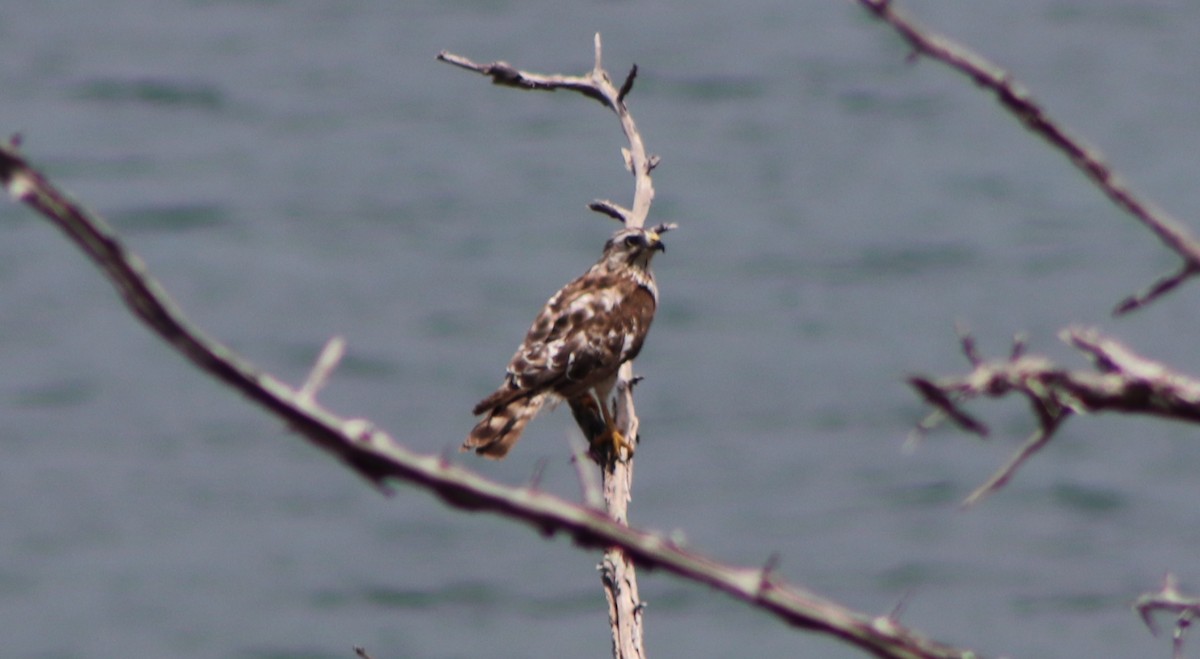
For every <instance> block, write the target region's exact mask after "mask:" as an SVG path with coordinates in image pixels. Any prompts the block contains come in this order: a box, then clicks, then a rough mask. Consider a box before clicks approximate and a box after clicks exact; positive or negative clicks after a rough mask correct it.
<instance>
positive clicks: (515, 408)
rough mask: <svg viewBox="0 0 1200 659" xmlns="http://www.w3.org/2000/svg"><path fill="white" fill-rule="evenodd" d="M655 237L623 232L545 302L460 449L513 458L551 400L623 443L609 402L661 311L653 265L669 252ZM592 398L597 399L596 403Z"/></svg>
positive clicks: (651, 232)
mask: <svg viewBox="0 0 1200 659" xmlns="http://www.w3.org/2000/svg"><path fill="white" fill-rule="evenodd" d="M664 230H665V227H659V228H658V230H657V231H656V230H652V229H640V228H626V229H621V230H620V231H617V232H616V233H615V234H613V236H612V238H609V239H608V242H606V243H605V244H604V254H603V255H602V256H601V257H600V260H599V261H598V262H597V263H596V265H593V266H592V267H591V269H589V270H588V271H587V272H585V273H583V276H581V277H579V278H578V279H576V280H575V281H573V282H571V283H569V284H567V285H566V286H564V287H563V288H562V290H560V291H559V292H557V293H555V294H554V297H552V298H550V300H549V301H548V302H546V306H545V308H543V309H542V312H541V313H540V314H538V317H537V319H536V320H534V321H533V326H532V327H530V328H529V333H528V334H526V335H525V342H524V343H522V344H521V347H519V348H517V354H515V355H513V358H512V361H511V362H509V364H508V371H507V372H506V373H505V376H504V384H502V385H501V386H500V388H499V389H497V390H496V392H495V393H493V394H492V395H491V396H488V397H487V398H484V399H483V400H482V401H480V402H479V404H478V405H476V406H475V412H474V413H475V414H477V415H478V414H482V415H483V419H482V420H481V421H480V422H479V423H478V425H476V426H475V428H474V429H473V430H471V434H470V435H468V436H467V441H465V442H463V445H462V450H464V451H466V450H470V449H474V450H475V452H476V453H478V454H480V455H483V456H485V457H489V458H494V459H500V458H503V457H504V456H505V455H506V454H508V452H509V450H510V449H512V447H513V445H514V444H516V443H517V439H519V438H520V437H521V431H523V430H524V429H525V424H527V423H529V421H530V420H531V419H533V417H534V416H536V415H537V413H538V411H539V410H540V409H541V408H542V405H544V404H545V403H546V402H547V400H548V399H551V398H552V397H554V398H556V399H562V400H566V401H567V402H569V403H570V404H571V409H572V411H574V412H575V413H576V417H577V418H579V415H580V410H581V409H591V410H593V411H594V410H595V409H596V408H597V407H598V408H599V411H600V416H601V420H602V421H603V423H604V425H605V426H606V428H605V430H607V432H608V435H609V437H610V438H611V441H613V442H614V443H616V444H618V445H624V444H626V440H625V439H624V438H623V437H621V435H620V433H619V432H617V431H616V428H615V427H614V425H613V412H612V409H611V408H610V407H609V397H610V395H611V393H612V388H613V385H614V384H615V383H616V379H617V369H619V368H620V366H621V364H623V363H625V362H627V361H629V360H631V359H633V358H634V357H636V356H637V354H638V351H639V350H641V349H642V341H643V340H645V338H646V332H647V331H649V329H650V321H651V320H653V319H654V309H655V307H657V306H658V287H657V286H655V285H654V275H653V274H652V273H651V272H650V258H651V257H652V256H654V252H656V251H659V252H661V251H665V250H666V248H665V247H664V246H663V243H662V239H661V238H660V237H659V232H660V231H664ZM593 397H594V398H593Z"/></svg>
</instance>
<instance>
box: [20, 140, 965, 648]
mask: <svg viewBox="0 0 1200 659" xmlns="http://www.w3.org/2000/svg"><path fill="white" fill-rule="evenodd" d="M0 185H3V186H4V188H5V190H6V191H7V192H8V193H9V194H10V195H11V196H12V197H13V198H14V199H15V200H16V201H18V202H21V203H23V204H25V205H27V206H29V207H30V208H32V209H33V210H34V211H36V212H37V213H39V214H40V215H42V216H43V217H45V218H46V219H47V220H48V221H50V223H51V224H53V225H54V226H56V227H57V228H58V229H60V230H61V231H62V232H63V233H65V234H66V235H67V237H68V238H69V239H70V240H71V241H72V242H74V243H75V244H76V245H78V246H79V247H80V249H81V250H83V252H84V253H85V254H86V255H87V257H88V258H89V259H90V260H91V261H92V262H93V263H94V264H95V265H96V266H97V267H98V268H99V269H100V270H101V272H102V273H103V274H104V275H105V276H106V277H107V278H108V279H109V281H110V282H111V283H112V285H113V286H114V287H115V288H116V290H117V292H118V294H119V295H120V297H121V299H122V301H123V302H124V303H125V305H126V306H127V307H128V308H129V310H130V311H131V312H132V313H133V314H134V315H135V316H136V317H137V318H138V319H139V320H141V321H142V322H143V323H145V324H146V325H147V326H149V327H150V329H151V330H153V331H154V332H155V333H156V334H157V335H158V336H159V337H160V338H162V339H163V340H164V341H166V342H167V344H168V345H170V346H171V347H173V348H174V349H175V350H177V351H178V352H180V353H181V354H182V355H183V356H184V357H186V358H187V359H188V360H189V361H191V362H192V363H193V364H194V365H195V366H197V367H198V368H200V369H201V370H203V371H204V372H206V373H208V374H209V375H211V376H213V377H215V378H216V379H218V380H220V381H221V382H223V383H225V384H227V385H229V386H230V387H232V388H234V389H235V390H237V391H239V392H241V393H242V394H243V395H245V396H246V397H247V398H249V399H250V400H251V401H253V402H254V403H256V404H257V405H259V406H261V407H262V408H264V409H265V410H266V411H268V412H270V413H271V414H273V415H274V416H276V417H277V418H279V419H280V421H282V422H283V423H284V424H285V425H286V426H288V427H289V428H291V429H292V430H293V431H295V432H296V433H297V434H298V435H300V436H301V437H302V438H304V439H305V440H307V441H308V442H310V443H312V444H313V445H314V446H316V447H318V448H320V449H322V450H324V451H326V452H328V453H329V454H331V455H333V456H334V457H336V458H337V459H338V460H340V461H341V462H342V463H343V464H344V465H346V466H347V467H348V468H349V469H351V470H352V471H353V472H354V473H356V474H358V475H360V476H361V477H363V478H364V479H365V480H367V481H368V482H369V483H371V484H372V485H374V486H375V487H377V488H379V489H380V490H381V491H383V492H385V493H388V492H390V491H391V489H390V485H391V483H393V482H395V481H399V482H403V483H408V484H409V485H412V486H414V487H416V488H418V489H422V490H425V491H428V492H429V493H431V494H433V495H435V496H437V497H439V498H440V499H441V500H442V501H444V502H445V503H447V504H449V505H450V506H453V507H455V508H459V509H462V510H466V511H472V512H487V513H491V514H494V515H499V516H501V517H505V518H507V519H512V520H514V521H520V522H524V523H526V524H528V525H529V526H531V527H533V528H534V529H536V530H537V531H539V532H540V533H541V534H542V535H545V536H552V535H554V534H557V533H561V534H563V535H566V536H568V537H569V538H571V539H572V540H573V541H574V542H575V543H576V544H578V545H580V546H582V547H595V548H608V547H613V546H615V547H621V548H622V549H624V550H625V552H626V553H627V554H628V555H629V556H630V557H631V558H632V559H633V560H635V561H637V562H638V563H639V564H641V565H642V566H644V567H646V568H647V569H653V568H657V569H661V570H664V571H667V572H670V573H672V574H675V575H678V576H680V577H682V578H684V579H687V580H690V581H693V582H695V583H700V584H705V585H708V586H710V587H712V588H714V589H716V590H719V591H721V592H723V593H726V594H728V595H730V596H731V597H734V598H736V599H738V600H741V601H743V602H746V603H747V604H749V605H750V606H752V607H755V608H758V609H761V610H763V611H767V612H769V613H770V614H772V615H774V616H776V617H777V618H779V619H780V620H782V621H784V622H786V623H788V624H789V625H792V626H795V627H798V628H801V629H806V630H810V631H813V632H816V633H821V634H826V635H830V636H833V637H836V638H840V639H843V640H844V641H845V642H846V643H849V644H851V645H854V646H856V647H858V648H861V649H862V650H863V651H865V652H867V653H869V654H871V655H874V656H876V657H885V658H906V659H912V658H921V659H926V658H938V659H943V658H951V657H954V658H960V659H963V658H966V657H977V656H978V655H976V654H975V653H973V652H971V651H969V650H965V649H959V648H955V647H952V646H948V645H944V644H941V643H938V642H936V641H932V640H930V639H927V638H925V637H924V636H922V635H921V634H919V633H917V632H915V631H913V630H909V629H906V628H904V627H902V626H900V625H899V624H898V623H897V622H896V621H895V620H893V619H892V618H891V617H888V616H879V617H872V616H868V615H866V614H863V613H859V612H856V611H852V610H850V609H847V608H845V607H843V606H841V605H839V604H837V603H835V602H831V601H829V600H826V599H823V598H821V597H819V596H817V595H815V594H812V593H809V592H807V591H805V590H803V589H801V588H797V587H794V586H791V585H789V584H786V583H784V582H783V581H782V580H780V579H779V578H777V577H775V576H773V575H767V576H769V577H770V578H764V571H763V570H762V569H759V568H746V567H736V566H730V565H724V564H721V563H718V562H716V561H713V560H711V559H708V558H706V557H704V556H703V555H701V554H698V553H695V552H692V551H688V550H686V549H684V548H682V547H680V546H679V545H677V544H676V543H675V542H673V541H671V540H670V539H669V538H667V537H664V536H662V535H659V534H654V533H649V532H646V531H640V530H637V529H634V528H631V527H629V526H628V525H626V524H624V523H621V522H618V521H616V520H614V519H612V518H611V517H609V516H608V515H606V514H605V513H604V512H602V511H599V510H596V509H595V508H591V507H588V506H584V505H579V504H576V503H572V502H569V501H566V500H563V499H561V498H559V497H555V496H552V495H550V494H546V493H544V492H541V491H538V490H537V489H535V488H532V487H520V488H518V487H510V486H506V485H501V484H498V483H495V482H492V481H489V480H488V479H486V478H483V477H482V476H479V475H478V474H475V473H473V472H471V471H469V470H467V469H464V468H462V467H459V466H457V465H455V464H452V463H451V462H450V461H449V460H447V459H446V458H445V457H439V456H432V455H421V454H418V453H415V452H413V451H411V450H409V449H407V448H405V447H404V446H402V445H401V444H400V443H398V442H397V441H395V440H394V439H393V438H392V437H391V436H390V435H388V434H387V433H386V432H384V431H382V430H380V429H378V428H375V427H374V425H373V424H371V423H370V422H369V421H366V420H362V419H347V418H344V417H340V416H338V415H336V414H334V413H333V412H331V411H329V410H326V409H324V408H323V407H322V406H321V405H320V404H319V403H317V402H316V400H315V398H316V394H317V391H318V389H319V388H320V384H321V383H322V382H324V381H325V379H326V378H327V376H328V374H329V372H330V371H331V370H332V365H333V362H334V361H335V358H336V357H337V356H338V354H339V353H340V350H341V346H340V341H338V340H334V341H333V342H331V344H330V345H329V346H328V347H327V348H326V350H324V351H323V352H322V356H321V357H320V358H319V359H318V362H319V364H318V366H317V367H316V368H314V373H313V375H311V376H310V377H309V378H308V382H307V384H306V385H305V386H302V387H300V388H293V387H291V386H289V385H288V384H285V383H284V382H282V381H280V380H279V379H277V378H275V377H273V376H271V375H269V374H267V373H265V372H262V371H260V370H258V369H257V368H255V367H254V366H253V365H251V364H250V363H249V362H247V361H246V360H245V359H243V358H242V357H240V356H238V355H237V354H235V353H234V352H233V351H232V350H230V349H229V348H227V347H225V346H224V345H221V344H220V343H218V342H217V341H215V340H213V339H211V338H209V337H208V336H206V335H205V334H203V333H202V332H201V331H200V330H199V329H198V328H197V327H195V326H194V325H192V324H191V322H189V321H188V320H187V319H186V318H185V317H184V315H183V313H182V312H181V311H180V309H179V308H178V307H177V306H176V305H175V303H174V302H173V301H172V300H171V299H170V298H169V297H168V296H167V294H166V292H165V291H164V290H163V288H162V287H161V286H160V285H159V284H158V283H157V282H156V281H155V280H154V279H153V278H152V277H151V276H150V274H149V272H147V270H146V267H145V265H144V263H143V262H142V261H141V259H139V258H138V257H137V256H136V255H134V254H133V253H132V252H131V251H130V250H129V249H128V248H126V247H125V245H124V244H123V243H122V242H121V241H120V239H119V238H118V237H117V235H116V234H115V233H114V232H113V231H112V229H110V228H109V227H108V225H107V224H106V223H105V222H104V221H103V220H102V219H100V218H99V217H98V216H96V215H95V214H93V213H92V212H90V211H88V210H87V209H86V208H84V207H83V206H81V205H79V204H77V203H75V202H74V201H73V200H72V199H71V198H70V197H69V196H68V195H66V194H65V193H64V192H62V191H61V190H60V189H59V188H58V187H57V186H55V185H54V184H53V183H52V182H51V181H50V180H49V179H47V178H46V177H45V176H44V175H43V174H42V173H41V172H39V171H37V170H36V169H34V168H33V167H31V166H30V165H29V164H28V163H27V162H26V160H25V158H24V157H23V156H22V155H21V154H20V153H19V152H18V151H17V149H16V147H15V146H12V145H0Z"/></svg>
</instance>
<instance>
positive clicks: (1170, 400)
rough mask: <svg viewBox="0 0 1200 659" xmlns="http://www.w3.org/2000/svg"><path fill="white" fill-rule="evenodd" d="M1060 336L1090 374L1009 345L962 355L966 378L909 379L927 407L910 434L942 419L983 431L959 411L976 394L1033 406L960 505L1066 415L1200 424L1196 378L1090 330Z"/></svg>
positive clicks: (997, 483) (993, 482)
mask: <svg viewBox="0 0 1200 659" xmlns="http://www.w3.org/2000/svg"><path fill="white" fill-rule="evenodd" d="M1060 338H1061V339H1062V340H1063V341H1065V342H1067V343H1069V344H1071V345H1072V346H1074V347H1075V348H1076V349H1078V350H1080V351H1081V352H1083V353H1085V354H1086V355H1087V356H1088V358H1089V359H1090V360H1091V361H1092V363H1093V365H1094V366H1095V368H1096V372H1092V371H1072V370H1067V369H1063V368H1060V367H1057V366H1055V365H1054V364H1053V363H1051V362H1050V361H1049V360H1048V359H1046V358H1044V357H1038V356H1034V355H1025V354H1024V351H1023V349H1022V350H1014V351H1013V353H1012V354H1010V355H1009V356H1008V357H1007V358H1006V359H999V360H992V361H988V360H983V359H980V358H979V356H978V355H977V354H974V353H973V352H970V353H968V355H969V356H970V358H969V361H971V364H972V369H971V371H970V372H969V373H967V374H966V375H962V376H955V377H944V378H929V377H924V376H913V377H910V378H909V383H910V384H911V385H912V387H913V388H914V389H915V390H916V391H917V393H918V394H919V395H920V396H921V397H922V398H923V399H924V400H925V401H926V402H927V403H928V404H930V405H931V406H932V407H933V408H934V410H935V411H934V413H933V415H931V417H930V418H928V419H926V420H924V421H922V422H921V423H920V424H918V427H917V430H916V432H917V433H918V434H919V433H922V432H925V431H927V430H928V429H930V428H932V427H933V426H935V425H936V424H937V422H939V421H942V420H945V419H950V420H952V421H954V422H955V423H956V424H957V425H958V426H959V427H961V428H963V429H965V430H968V431H972V432H976V433H978V434H984V433H986V430H987V428H986V426H984V425H983V424H982V423H981V422H979V421H976V420H975V419H974V417H972V416H971V415H970V414H968V413H967V412H965V411H963V409H962V403H964V402H966V401H969V400H973V399H976V398H1002V397H1004V396H1007V395H1009V394H1013V393H1016V394H1020V395H1022V396H1024V397H1025V398H1026V399H1027V400H1028V401H1029V403H1030V405H1031V406H1032V408H1033V410H1034V416H1035V417H1036V418H1037V421H1038V429H1037V430H1036V431H1035V432H1034V433H1033V434H1032V435H1031V436H1030V437H1029V439H1028V440H1026V442H1025V444H1024V445H1023V446H1022V447H1021V449H1020V450H1019V451H1018V452H1017V454H1016V455H1014V457H1013V458H1012V459H1011V460H1010V461H1009V462H1008V463H1007V464H1006V465H1005V466H1004V467H1002V468H1001V469H1000V470H998V471H997V472H996V473H995V474H994V475H993V476H992V477H991V478H990V479H988V481H987V482H986V483H985V484H984V485H982V486H980V487H979V488H978V489H976V490H975V491H974V492H973V493H972V494H971V495H970V497H968V498H967V500H966V501H965V502H964V505H972V504H974V503H977V502H978V501H980V500H981V499H982V498H983V497H985V496H986V495H988V494H990V493H991V492H994V491H995V490H998V489H1000V488H1001V487H1003V486H1004V485H1005V484H1006V483H1007V482H1008V481H1009V480H1010V479H1011V478H1012V476H1013V474H1014V473H1015V472H1016V470H1017V469H1018V468H1019V467H1020V466H1021V465H1022V464H1023V463H1024V462H1025V461H1026V460H1027V459H1028V458H1029V457H1030V456H1031V455H1032V454H1033V453H1035V452H1037V451H1038V450H1040V449H1041V448H1042V447H1044V446H1045V445H1046V444H1047V443H1048V442H1049V441H1050V439H1051V438H1052V437H1053V436H1054V433H1055V431H1057V430H1058V428H1059V427H1060V426H1061V425H1062V423H1063V422H1064V421H1066V419H1067V418H1068V417H1070V416H1071V415H1072V414H1094V413H1098V412H1120V413H1124V414H1146V415H1150V416H1156V417H1163V418H1167V419H1175V420H1178V421H1186V422H1189V423H1200V381H1198V380H1195V379H1193V378H1190V377H1188V376H1185V375H1182V374H1179V373H1175V372H1173V371H1171V370H1170V369H1168V368H1167V367H1166V366H1164V365H1162V364H1160V363H1158V362H1155V361H1152V360H1149V359H1146V358H1145V357H1141V356H1140V355H1137V354H1136V353H1134V352H1133V351H1132V350H1130V349H1129V348H1127V347H1125V346H1124V345H1122V344H1121V343H1120V342H1118V341H1115V340H1113V339H1109V338H1105V337H1104V336H1103V335H1101V334H1100V333H1099V332H1098V331H1097V330H1094V329H1085V328H1072V329H1067V330H1064V331H1063V332H1062V334H1061V335H1060ZM964 345H971V346H972V347H973V346H974V343H973V342H968V341H964Z"/></svg>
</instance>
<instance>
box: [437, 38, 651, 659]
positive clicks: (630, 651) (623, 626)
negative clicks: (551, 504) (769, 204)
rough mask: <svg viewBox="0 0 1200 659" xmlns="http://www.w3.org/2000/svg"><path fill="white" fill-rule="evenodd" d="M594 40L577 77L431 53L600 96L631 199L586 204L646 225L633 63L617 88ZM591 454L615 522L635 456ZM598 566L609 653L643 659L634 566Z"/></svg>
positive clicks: (615, 561) (530, 83)
mask: <svg viewBox="0 0 1200 659" xmlns="http://www.w3.org/2000/svg"><path fill="white" fill-rule="evenodd" d="M594 43H595V62H594V64H593V66H592V70H591V71H589V72H588V73H587V74H585V75H580V76H568V75H543V74H540V73H530V72H528V71H522V70H520V69H517V68H515V67H513V66H512V65H511V64H509V63H507V62H503V61H498V62H492V63H491V64H477V63H475V62H473V61H471V60H469V59H467V58H465V57H463V56H461V55H455V54H453V53H449V52H446V51H442V52H441V53H438V56H437V58H438V59H439V60H441V61H443V62H447V63H449V64H453V65H455V66H457V67H460V68H463V69H467V70H468V71H475V72H476V73H480V74H482V75H485V76H488V77H490V78H491V79H492V82H493V83H495V84H497V85H504V86H507V87H516V88H518V89H529V90H540V91H555V90H558V89H566V90H570V91H574V92H579V93H580V94H583V95H584V96H587V97H588V98H591V99H595V100H597V101H600V103H602V104H603V105H604V106H605V107H607V108H608V109H610V110H612V111H613V113H615V114H616V115H617V118H618V119H619V120H620V122H621V129H622V130H623V131H624V133H625V138H626V139H627V140H628V141H629V147H628V148H623V149H621V153H622V156H623V157H624V160H625V169H627V170H628V171H629V172H630V173H631V174H633V181H634V192H633V206H632V208H629V209H626V208H624V207H622V206H620V205H619V204H616V203H614V202H612V201H607V200H597V201H593V202H592V203H591V204H589V206H588V207H589V208H591V209H592V210H594V211H596V212H599V213H601V214H604V215H607V216H609V217H611V218H613V219H615V220H617V221H619V222H622V223H624V224H625V226H627V227H641V226H644V225H645V222H646V217H647V215H648V214H649V212H650V204H651V202H653V200H654V182H653V180H652V178H651V176H650V172H651V171H653V170H654V168H655V167H656V166H657V165H658V158H657V157H656V156H651V155H648V154H647V153H646V145H645V142H644V141H643V140H642V135H641V133H640V132H639V131H638V128H637V123H636V122H634V120H633V115H631V114H630V113H629V109H628V108H627V107H626V106H625V98H626V96H628V95H629V92H630V91H632V90H633V82H634V80H635V79H636V78H637V65H634V66H633V67H632V68H631V69H630V70H629V74H628V75H627V76H626V77H625V81H624V82H623V83H622V84H621V87H620V88H619V89H618V88H617V87H615V86H614V85H613V83H612V79H611V78H610V77H609V75H608V72H607V71H605V70H604V66H603V60H602V57H601V42H600V35H599V33H597V34H596V37H595V41H594ZM669 228H671V226H670V225H660V226H659V227H658V230H659V231H660V232H661V231H666V230H667V229H669ZM633 382H634V375H633V364H632V363H630V362H626V363H625V364H623V365H622V366H621V370H620V372H619V373H618V375H617V425H618V427H619V428H620V430H621V432H622V434H623V435H624V436H625V437H629V438H631V439H632V441H634V442H636V441H637V439H638V434H637V430H638V419H637V414H636V412H635V409H634V404H633ZM601 404H606V402H605V401H601ZM573 411H575V412H576V419H577V421H579V427H580V429H581V430H583V432H584V434H585V435H590V434H591V433H592V432H594V430H595V429H596V424H595V423H592V422H590V421H589V420H588V419H587V418H586V415H585V416H583V417H581V416H580V411H579V410H573ZM595 457H596V459H597V462H598V463H599V465H600V472H601V474H602V477H603V478H602V480H603V491H604V503H605V510H606V511H607V512H608V514H609V515H610V516H611V517H612V518H613V519H615V520H617V521H618V522H621V523H628V519H629V511H628V506H629V502H630V498H631V489H632V487H633V456H632V455H625V456H621V455H598V456H595ZM598 569H599V571H600V577H601V578H600V581H601V583H602V584H603V585H604V594H605V597H606V599H607V600H608V608H609V623H610V626H611V631H612V640H613V656H614V657H617V658H618V659H641V658H642V657H644V656H645V652H646V650H645V645H644V641H643V639H644V634H643V614H644V611H645V605H644V603H643V602H642V601H641V598H640V597H639V596H638V587H637V572H636V571H635V569H634V565H633V563H632V562H631V560H630V557H629V556H628V555H626V553H625V552H624V550H622V549H621V548H620V547H615V546H614V547H610V548H608V549H606V550H605V552H604V556H603V558H602V559H601V562H600V565H599V567H598Z"/></svg>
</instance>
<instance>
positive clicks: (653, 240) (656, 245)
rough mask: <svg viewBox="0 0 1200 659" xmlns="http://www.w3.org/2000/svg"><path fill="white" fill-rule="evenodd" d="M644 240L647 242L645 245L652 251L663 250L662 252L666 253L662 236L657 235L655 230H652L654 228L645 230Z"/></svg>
mask: <svg viewBox="0 0 1200 659" xmlns="http://www.w3.org/2000/svg"><path fill="white" fill-rule="evenodd" d="M646 240H647V243H648V244H647V246H648V247H649V248H650V251H652V252H653V251H656V250H657V251H659V252H663V253H664V254H665V253H666V251H667V246H666V245H664V244H663V241H662V237H661V236H659V235H658V232H657V231H654V230H650V231H647V232H646Z"/></svg>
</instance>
